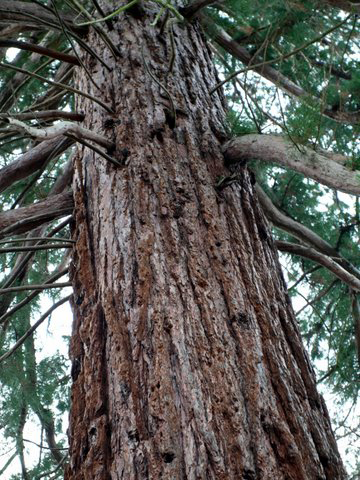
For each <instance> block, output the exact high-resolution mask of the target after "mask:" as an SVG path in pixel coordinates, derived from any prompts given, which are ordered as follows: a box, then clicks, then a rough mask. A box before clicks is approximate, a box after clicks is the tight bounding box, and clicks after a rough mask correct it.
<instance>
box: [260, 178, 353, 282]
mask: <svg viewBox="0 0 360 480" xmlns="http://www.w3.org/2000/svg"><path fill="white" fill-rule="evenodd" d="M255 189H256V193H257V196H258V198H259V200H260V203H261V206H262V207H263V210H264V213H265V215H266V217H267V218H268V220H270V222H271V223H272V224H273V225H275V227H278V228H280V229H281V230H284V231H285V232H287V233H290V235H293V236H294V237H296V238H297V239H299V240H300V241H302V242H304V243H306V244H308V245H309V246H311V247H314V248H316V249H317V250H318V251H319V252H320V253H322V254H323V255H328V256H330V257H333V258H336V261H337V263H338V264H339V265H341V266H342V267H343V268H344V269H345V270H347V271H348V272H349V273H351V275H354V276H355V277H357V278H358V279H359V280H360V272H359V271H358V270H357V269H356V268H355V267H354V266H353V265H351V263H349V262H348V261H347V260H346V259H345V258H344V257H342V255H341V254H340V253H339V252H337V251H336V250H335V248H333V247H332V246H331V245H330V244H329V243H328V242H326V241H325V240H323V239H322V238H321V237H319V236H318V235H316V233H315V232H313V231H312V230H310V228H307V227H305V226H304V225H302V224H301V223H299V222H296V221H295V220H293V219H292V218H290V217H288V216H287V215H285V214H284V213H282V212H281V211H280V210H278V209H277V208H276V207H275V205H274V204H273V203H272V201H271V199H270V198H269V197H268V196H267V195H266V193H265V192H264V190H263V189H262V188H261V187H260V185H258V184H256V185H255Z"/></svg>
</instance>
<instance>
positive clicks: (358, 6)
mask: <svg viewBox="0 0 360 480" xmlns="http://www.w3.org/2000/svg"><path fill="white" fill-rule="evenodd" d="M321 1H322V3H325V4H326V5H330V6H331V7H335V8H339V9H340V10H344V11H345V12H350V13H358V14H359V13H360V3H359V2H357V1H354V2H350V1H348V0H321Z"/></svg>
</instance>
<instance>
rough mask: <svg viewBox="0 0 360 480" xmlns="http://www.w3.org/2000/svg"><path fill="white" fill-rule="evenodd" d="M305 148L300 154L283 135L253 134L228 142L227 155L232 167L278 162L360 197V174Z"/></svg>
mask: <svg viewBox="0 0 360 480" xmlns="http://www.w3.org/2000/svg"><path fill="white" fill-rule="evenodd" d="M301 149H302V152H299V151H298V150H297V149H296V148H295V147H294V145H293V144H292V143H290V142H289V141H288V140H287V139H286V138H285V137H283V136H281V135H257V134H249V135H243V136H242V137H237V138H234V139H232V140H230V141H229V142H227V143H225V144H224V146H223V153H224V157H225V160H226V162H227V163H228V164H233V163H238V162H241V161H244V160H251V159H258V160H261V161H264V162H271V163H276V164H279V165H282V166H283V167H286V168H290V169H292V170H295V171H296V172H298V173H302V174H303V175H305V176H306V177H309V178H312V179H313V180H315V181H317V182H319V183H321V184H323V185H326V186H327V187H330V188H334V189H336V190H340V191H342V192H345V193H350V194H352V195H360V178H359V172H356V171H351V170H349V169H347V168H346V167H344V166H342V165H340V164H339V163H338V162H335V161H333V160H331V159H330V158H329V157H325V156H324V155H323V154H321V153H317V152H315V151H314V150H311V149H310V148H308V147H305V146H301Z"/></svg>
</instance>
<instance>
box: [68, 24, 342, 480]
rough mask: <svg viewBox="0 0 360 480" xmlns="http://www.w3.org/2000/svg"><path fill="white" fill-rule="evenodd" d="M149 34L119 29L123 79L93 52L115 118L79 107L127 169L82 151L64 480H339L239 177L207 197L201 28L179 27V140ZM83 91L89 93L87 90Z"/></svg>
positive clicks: (218, 163)
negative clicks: (113, 146)
mask: <svg viewBox="0 0 360 480" xmlns="http://www.w3.org/2000/svg"><path fill="white" fill-rule="evenodd" d="M152 19H153V17H151V18H149V17H145V16H143V17H142V18H135V17H132V16H130V15H129V16H124V17H122V18H121V21H119V22H118V23H117V24H116V25H115V28H114V30H113V31H112V32H110V33H111V36H112V39H113V41H114V44H115V45H117V46H118V48H119V49H120V51H121V54H122V56H121V57H119V58H118V59H116V63H114V62H115V60H114V59H113V58H112V57H111V56H110V53H108V52H107V51H106V50H104V48H103V44H102V43H101V41H100V40H99V38H98V37H96V36H95V34H91V37H90V38H89V40H88V41H89V44H90V45H91V46H92V48H94V49H95V50H97V51H98V52H101V53H102V55H103V56H105V59H106V61H107V62H109V63H112V64H113V66H114V68H113V71H112V73H111V74H108V73H106V72H104V70H103V69H102V67H101V66H99V65H96V66H94V63H93V61H92V62H90V65H89V68H92V73H93V77H94V79H95V81H96V82H97V83H98V84H101V85H102V86H103V91H102V92H101V95H102V96H101V99H102V100H103V101H104V102H107V103H108V104H111V103H112V104H113V107H114V109H115V110H116V114H115V115H114V116H113V117H111V116H109V115H108V114H106V112H104V111H103V110H101V108H100V107H99V106H97V105H95V104H91V103H90V102H89V101H88V100H84V99H81V102H82V103H81V110H83V111H84V112H85V114H86V119H85V122H84V123H85V125H84V126H86V127H88V128H92V129H93V130H95V131H96V132H98V133H100V134H107V135H108V137H109V139H112V140H114V141H115V142H116V145H117V150H116V152H115V153H114V156H115V157H116V158H117V159H118V160H119V161H121V160H122V161H123V162H124V167H123V168H116V167H114V166H113V165H111V164H110V163H107V162H106V161H105V160H103V159H102V158H101V157H96V158H95V155H94V153H93V152H92V151H90V150H88V149H86V148H84V147H82V148H80V150H79V152H78V157H77V160H76V162H75V175H74V195H75V224H74V238H75V239H76V246H75V254H74V259H73V267H72V279H73V283H74V290H75V297H74V298H75V302H74V313H75V321H74V331H73V337H72V343H71V356H72V360H73V370H72V375H73V380H74V385H73V390H72V409H71V420H70V429H69V437H70V451H71V462H70V465H69V467H68V470H67V473H66V476H65V478H66V479H67V480H70V479H71V480H80V479H91V480H100V479H101V480H103V479H108V478H112V479H126V480H129V479H154V480H155V479H156V480H157V479H171V480H173V479H204V480H205V479H206V480H208V479H216V480H218V479H248V480H249V479H259V480H260V479H261V480H266V479H269V480H270V479H271V480H272V479H276V480H283V479H293V480H300V479H302V480H305V479H318V480H320V479H329V480H330V479H332V480H333V479H342V478H344V471H343V467H342V464H341V460H340V458H339V454H338V452H337V447H336V444H335V440H334V437H333V434H332V432H331V428H330V422H329V418H328V414H327V411H326V407H325V405H324V403H323V400H322V398H321V397H320V396H319V395H318V393H317V391H316V386H315V379H314V375H313V372H312V369H311V366H310V364H309V361H308V358H307V356H306V353H305V351H304V348H303V346H302V343H301V338H300V335H299V331H298V328H297V324H296V321H295V318H294V315H293V311H292V308H291V305H290V301H289V298H288V296H287V293H286V287H285V284H284V281H283V278H282V275H281V272H280V267H279V263H278V259H277V255H276V252H275V249H274V246H273V242H272V239H271V237H270V234H269V231H268V227H267V224H266V222H265V220H264V216H263V214H262V212H261V210H260V207H259V205H258V202H257V200H256V196H255V194H254V190H253V185H252V181H251V177H250V176H249V172H248V171H247V169H246V167H242V169H241V172H240V173H241V180H239V182H238V183H237V184H233V185H232V186H230V187H227V188H225V189H224V190H222V191H221V192H217V191H216V189H215V187H214V185H215V184H216V182H217V179H218V176H219V175H223V174H224V173H225V174H226V171H225V169H224V166H223V157H222V154H221V149H220V143H221V142H222V141H223V140H224V138H223V128H222V125H223V119H224V106H223V103H222V99H221V98H220V97H219V95H218V93H216V94H215V95H213V96H211V97H210V95H209V94H208V90H209V89H210V88H211V87H212V85H214V83H215V82H216V78H215V73H214V68H213V66H212V62H211V58H210V54H209V50H208V49H207V47H206V44H205V43H204V38H203V36H202V34H201V32H200V31H199V30H198V29H197V28H196V26H191V25H187V26H175V44H176V60H175V64H174V69H173V71H172V73H171V74H170V75H169V77H168V83H167V89H168V90H169V91H170V93H171V95H172V97H173V101H174V103H175V105H176V107H177V119H176V126H175V128H174V123H173V119H171V118H170V114H169V110H171V104H170V102H169V99H168V96H167V94H166V93H165V92H164V91H162V89H160V87H159V85H158V84H157V83H156V82H155V81H154V80H153V79H152V77H151V76H150V74H149V73H148V72H147V69H146V67H145V65H144V60H143V56H144V58H145V61H146V62H147V64H148V68H149V69H150V71H151V73H152V75H153V76H155V77H156V78H157V79H159V81H160V82H162V83H165V82H166V79H165V75H166V71H167V68H168V61H169V56H170V49H169V41H168V39H166V38H162V37H161V36H160V35H159V32H158V30H157V29H156V28H155V29H154V28H153V27H151V26H150V25H149V23H150V21H151V20H152ZM142 49H143V55H142ZM83 60H84V61H86V62H88V60H89V59H88V58H87V57H86V56H84V58H83ZM78 87H79V88H81V89H82V90H89V91H90V89H91V88H92V86H91V84H90V83H89V80H88V78H87V77H86V76H84V75H81V76H79V79H78ZM99 95H100V93H99ZM78 109H80V107H78Z"/></svg>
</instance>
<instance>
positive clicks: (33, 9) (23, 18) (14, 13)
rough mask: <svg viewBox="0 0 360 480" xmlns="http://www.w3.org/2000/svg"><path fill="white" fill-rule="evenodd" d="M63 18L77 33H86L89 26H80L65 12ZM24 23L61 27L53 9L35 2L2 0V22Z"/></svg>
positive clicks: (0, 20)
mask: <svg viewBox="0 0 360 480" xmlns="http://www.w3.org/2000/svg"><path fill="white" fill-rule="evenodd" d="M62 19H63V21H64V23H65V24H66V26H67V27H68V28H69V30H71V31H73V32H77V33H85V32H86V31H87V27H79V26H77V25H75V24H74V23H73V18H72V17H71V16H70V15H67V14H63V15H62ZM9 23H22V24H24V25H30V26H33V27H36V28H39V27H40V26H42V25H43V26H45V25H46V26H47V28H53V29H55V30H59V29H60V25H59V24H58V19H57V17H56V15H55V14H54V13H53V12H52V10H51V9H50V8H48V7H45V6H41V5H39V4H38V3H34V2H21V1H16V0H15V1H14V0H1V3H0V24H3V25H9Z"/></svg>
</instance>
